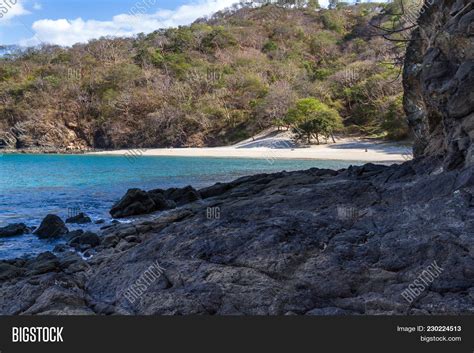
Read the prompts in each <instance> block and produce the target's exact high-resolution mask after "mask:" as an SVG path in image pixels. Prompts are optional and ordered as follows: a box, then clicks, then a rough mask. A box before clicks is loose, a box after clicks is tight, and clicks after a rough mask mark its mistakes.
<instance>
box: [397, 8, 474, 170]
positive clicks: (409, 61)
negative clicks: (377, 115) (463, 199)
mask: <svg viewBox="0 0 474 353" xmlns="http://www.w3.org/2000/svg"><path fill="white" fill-rule="evenodd" d="M473 18H474V8H473V3H472V1H471V0H457V1H443V0H433V1H431V2H429V3H427V4H426V5H425V6H424V11H423V12H422V14H421V16H420V18H419V20H418V24H419V28H418V29H416V30H415V31H414V33H413V38H412V40H411V41H410V44H409V46H408V50H407V54H406V58H405V65H404V74H403V81H404V88H405V96H404V107H405V111H406V113H407V116H408V121H409V124H410V126H411V127H412V128H413V130H414V132H415V136H416V139H415V146H414V155H415V157H417V158H418V157H425V156H441V157H442V158H443V160H444V161H443V165H444V167H445V168H448V169H449V168H457V167H461V166H468V165H472V164H474V147H473V146H474V144H473V140H474V45H473V39H472V38H473V28H474V27H473V25H472V22H473Z"/></svg>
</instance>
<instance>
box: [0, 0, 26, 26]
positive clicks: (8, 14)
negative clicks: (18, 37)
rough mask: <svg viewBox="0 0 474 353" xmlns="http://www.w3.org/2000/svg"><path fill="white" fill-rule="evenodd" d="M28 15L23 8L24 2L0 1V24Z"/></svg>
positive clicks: (14, 0)
mask: <svg viewBox="0 0 474 353" xmlns="http://www.w3.org/2000/svg"><path fill="white" fill-rule="evenodd" d="M29 13H30V12H29V11H28V10H26V9H25V7H24V0H0V23H5V22H7V21H9V20H11V19H12V18H14V17H17V16H22V15H27V14H29Z"/></svg>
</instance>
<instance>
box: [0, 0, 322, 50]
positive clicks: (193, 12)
mask: <svg viewBox="0 0 474 353" xmlns="http://www.w3.org/2000/svg"><path fill="white" fill-rule="evenodd" d="M234 2H236V0H0V44H20V45H36V44H40V43H53V44H59V45H66V46H67V45H72V44H74V43H76V42H86V41H88V40H90V39H92V38H98V37H100V36H104V35H119V36H128V35H133V34H137V33H140V32H144V33H149V32H152V31H153V30H156V29H158V28H163V27H170V26H178V25H184V24H189V23H191V22H192V21H194V20H195V19H196V18H198V17H202V16H205V15H209V14H212V13H214V12H216V11H218V10H221V9H224V8H226V7H228V6H230V5H232V4H233V3H234ZM325 2H326V0H323V1H321V0H320V3H321V4H322V5H324V3H325Z"/></svg>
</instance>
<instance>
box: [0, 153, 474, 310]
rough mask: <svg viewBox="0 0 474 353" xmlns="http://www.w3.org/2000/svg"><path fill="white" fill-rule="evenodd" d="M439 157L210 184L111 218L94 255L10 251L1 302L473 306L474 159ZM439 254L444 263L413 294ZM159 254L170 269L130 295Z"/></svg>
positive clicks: (108, 306)
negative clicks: (192, 194)
mask: <svg viewBox="0 0 474 353" xmlns="http://www.w3.org/2000/svg"><path fill="white" fill-rule="evenodd" d="M436 162H437V161H435V160H422V161H417V162H409V163H406V164H404V165H402V166H391V167H386V166H377V165H372V164H369V165H366V166H362V167H351V168H349V169H347V170H342V171H339V172H336V171H328V170H320V169H311V170H308V171H301V172H291V173H287V172H282V173H277V174H272V175H267V174H263V175H257V176H252V177H246V178H241V179H239V180H236V181H235V182H233V183H229V184H219V185H216V186H214V187H210V188H206V189H204V190H201V191H200V194H204V195H206V196H208V197H207V198H205V199H203V200H202V201H200V202H194V203H190V204H187V205H184V206H182V207H180V208H177V209H174V210H170V211H168V212H166V213H162V214H154V215H153V216H152V217H149V218H145V219H142V220H140V221H135V222H133V223H130V224H116V225H112V226H110V227H107V228H105V229H104V230H103V232H102V234H100V238H101V243H100V244H99V245H97V246H96V247H95V248H94V251H95V255H94V256H92V257H91V258H90V260H88V261H85V260H84V259H83V258H81V257H80V256H77V255H76V254H75V253H71V252H69V251H62V252H59V253H57V254H55V255H53V256H54V257H53V256H51V255H52V254H47V255H44V257H43V258H40V259H33V260H32V261H25V260H21V259H20V260H12V261H9V262H0V277H2V276H3V277H2V278H5V279H4V280H2V282H0V292H1V293H2V295H1V296H0V313H2V314H46V313H49V314H77V313H89V314H91V313H95V314H104V315H105V314H107V315H109V314H144V315H151V314H171V315H173V314H174V315H178V314H183V315H189V314H208V315H211V314H217V315H240V314H244V315H284V314H300V315H304V314H307V315H348V314H349V315H354V314H386V315H389V314H461V313H463V314H467V313H472V314H474V309H473V306H472V302H473V300H474V287H473V286H474V260H473V256H472V249H473V248H474V238H473V237H472V236H471V235H472V234H474V197H473V195H474V166H472V167H470V168H466V169H463V170H453V171H449V172H442V173H440V171H439V168H437V167H436V165H437V163H436ZM210 195H212V196H210ZM216 209H217V210H218V211H219V212H209V210H216ZM433 263H435V264H436V265H437V266H439V268H440V269H441V274H440V275H439V276H437V278H434V279H433V280H432V281H429V282H428V284H427V285H426V286H425V289H424V290H423V291H421V292H420V293H419V295H417V296H415V297H413V298H409V299H410V300H407V299H406V298H405V297H404V296H403V293H405V291H406V290H407V288H409V286H410V285H412V283H413V281H415V280H416V279H417V278H418V277H419V276H420V274H422V273H423V271H426V269H427V268H429V266H432V264H433ZM153 264H159V265H160V266H161V267H162V268H164V272H163V273H162V274H161V275H160V276H157V277H154V279H153V280H151V281H150V282H149V283H148V284H147V285H146V286H145V288H144V289H143V291H141V292H140V295H138V296H136V297H131V296H130V293H129V292H127V290H129V288H130V287H131V286H133V285H134V283H135V282H136V280H137V279H138V278H140V276H141V275H142V274H143V273H144V272H145V271H147V269H149V268H150V266H152V265H153ZM36 266H39V267H40V268H39V269H38V271H37V272H39V273H40V274H38V273H37V274H35V275H32V274H31V273H32V271H34V270H35V267H36Z"/></svg>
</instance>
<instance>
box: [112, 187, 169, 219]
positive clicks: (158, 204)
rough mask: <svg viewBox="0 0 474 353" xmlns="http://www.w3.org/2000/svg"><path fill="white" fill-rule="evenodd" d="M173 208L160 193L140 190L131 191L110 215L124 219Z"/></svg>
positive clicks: (113, 208) (115, 206) (114, 207)
mask: <svg viewBox="0 0 474 353" xmlns="http://www.w3.org/2000/svg"><path fill="white" fill-rule="evenodd" d="M173 206H174V205H173V204H171V203H170V202H168V201H167V200H165V198H164V197H163V195H161V194H159V193H147V192H146V191H143V190H140V189H130V190H128V191H127V193H126V194H125V196H124V197H122V199H121V200H120V201H119V202H117V203H116V204H115V205H114V206H113V207H112V209H111V210H110V214H111V215H112V217H114V218H124V217H130V216H136V215H142V214H148V213H151V212H154V211H161V210H166V209H169V208H173Z"/></svg>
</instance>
